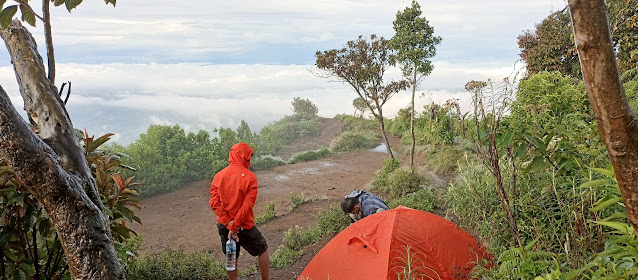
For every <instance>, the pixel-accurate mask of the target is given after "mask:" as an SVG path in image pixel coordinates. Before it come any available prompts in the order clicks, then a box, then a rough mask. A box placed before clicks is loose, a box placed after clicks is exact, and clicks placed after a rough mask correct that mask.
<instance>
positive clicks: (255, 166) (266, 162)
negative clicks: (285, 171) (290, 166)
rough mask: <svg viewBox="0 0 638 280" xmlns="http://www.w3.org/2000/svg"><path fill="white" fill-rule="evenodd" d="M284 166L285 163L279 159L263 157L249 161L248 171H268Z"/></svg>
mask: <svg viewBox="0 0 638 280" xmlns="http://www.w3.org/2000/svg"><path fill="white" fill-rule="evenodd" d="M284 164H286V161H285V160H283V159H281V158H280V157H274V156H271V155H264V156H259V157H254V158H252V159H251V160H250V170H253V171H257V170H270V169H273V168H275V167H277V166H280V165H284Z"/></svg>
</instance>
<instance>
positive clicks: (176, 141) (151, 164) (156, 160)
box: [118, 125, 236, 197]
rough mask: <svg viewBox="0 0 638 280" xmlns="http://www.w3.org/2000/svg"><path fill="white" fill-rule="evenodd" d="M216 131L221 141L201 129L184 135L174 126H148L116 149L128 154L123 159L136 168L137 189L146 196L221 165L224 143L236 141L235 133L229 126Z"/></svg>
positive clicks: (225, 153) (173, 187)
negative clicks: (127, 142)
mask: <svg viewBox="0 0 638 280" xmlns="http://www.w3.org/2000/svg"><path fill="white" fill-rule="evenodd" d="M219 133H220V137H222V140H224V141H225V142H221V140H216V141H212V140H211V139H210V135H209V134H208V132H205V131H200V132H199V133H197V134H194V133H189V134H186V133H185V132H184V129H182V128H181V127H180V126H178V125H174V126H162V125H151V126H150V127H149V128H148V130H147V131H146V133H144V134H141V135H140V138H139V139H138V140H136V141H135V142H133V143H131V144H130V145H129V146H127V147H122V148H121V150H119V151H118V152H122V153H124V154H127V155H129V156H130V158H126V159H124V160H123V161H124V163H125V164H127V165H129V166H132V167H134V168H136V169H137V170H138V171H137V172H136V173H135V176H136V177H135V178H136V179H137V180H138V181H139V182H140V186H139V187H137V190H138V191H139V194H140V196H142V197H148V196H152V195H156V194H160V193H166V192H171V191H174V190H176V189H178V188H180V187H182V186H183V184H184V183H185V182H189V181H194V180H201V179H206V178H210V177H211V175H212V172H213V171H219V170H220V169H221V168H223V167H224V166H225V165H226V164H227V161H226V160H225V159H227V158H228V151H229V150H230V147H226V146H227V145H232V144H235V143H236V133H235V132H234V131H232V130H230V129H228V130H225V129H221V130H220V132H219ZM226 138H229V139H226ZM222 143H223V144H224V146H222V145H221V144H222ZM125 175H127V176H132V173H125Z"/></svg>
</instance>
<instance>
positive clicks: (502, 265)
mask: <svg viewBox="0 0 638 280" xmlns="http://www.w3.org/2000/svg"><path fill="white" fill-rule="evenodd" d="M537 241H538V239H536V240H533V241H532V242H530V243H529V244H527V245H525V247H523V248H519V247H511V248H509V249H507V250H505V251H504V252H503V253H501V254H500V255H499V256H498V258H496V259H497V261H496V266H495V267H494V268H493V269H491V270H487V271H486V273H485V275H483V278H484V279H534V278H535V277H536V276H538V275H540V274H542V273H546V272H548V271H549V270H550V268H551V266H553V265H554V264H555V263H556V262H555V258H556V254H554V253H551V252H545V251H538V250H536V251H534V250H532V248H533V247H534V245H535V244H536V242H537ZM477 269H481V268H477Z"/></svg>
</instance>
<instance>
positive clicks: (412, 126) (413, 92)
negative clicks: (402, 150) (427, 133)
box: [410, 64, 416, 168]
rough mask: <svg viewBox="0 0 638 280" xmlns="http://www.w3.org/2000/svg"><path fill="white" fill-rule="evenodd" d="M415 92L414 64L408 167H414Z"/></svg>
mask: <svg viewBox="0 0 638 280" xmlns="http://www.w3.org/2000/svg"><path fill="white" fill-rule="evenodd" d="M415 93H416V64H415V65H414V77H413V80H412V103H410V105H411V106H412V109H411V111H410V134H411V136H412V149H410V168H414V148H415V146H416V137H415V136H414V94H415Z"/></svg>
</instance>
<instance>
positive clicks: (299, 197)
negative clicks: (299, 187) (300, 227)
mask: <svg viewBox="0 0 638 280" xmlns="http://www.w3.org/2000/svg"><path fill="white" fill-rule="evenodd" d="M315 200H316V199H315V198H313V197H307V196H306V195H305V194H304V193H301V194H296V193H294V192H290V203H291V204H292V205H291V206H290V207H291V208H292V209H295V208H297V206H299V205H301V204H304V203H308V202H313V201H315Z"/></svg>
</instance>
